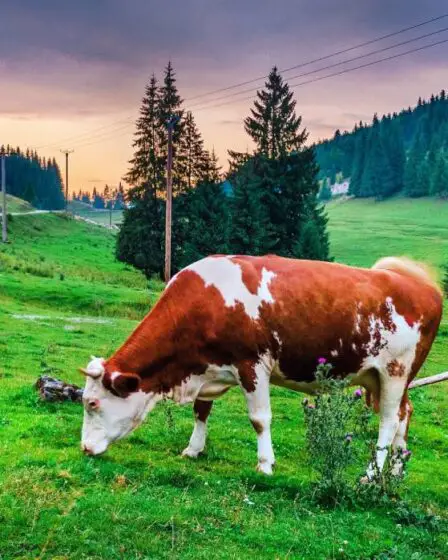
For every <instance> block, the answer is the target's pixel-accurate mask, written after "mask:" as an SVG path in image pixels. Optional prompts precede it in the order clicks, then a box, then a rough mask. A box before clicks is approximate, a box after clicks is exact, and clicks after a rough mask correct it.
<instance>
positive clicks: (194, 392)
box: [170, 364, 238, 404]
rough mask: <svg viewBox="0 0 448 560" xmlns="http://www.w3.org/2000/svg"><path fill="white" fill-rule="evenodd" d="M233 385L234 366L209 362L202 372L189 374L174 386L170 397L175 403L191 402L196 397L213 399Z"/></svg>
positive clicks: (236, 376)
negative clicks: (179, 383)
mask: <svg viewBox="0 0 448 560" xmlns="http://www.w3.org/2000/svg"><path fill="white" fill-rule="evenodd" d="M235 385H238V370H237V369H236V367H235V366H232V365H222V366H218V365H215V364H209V366H208V367H207V369H206V371H205V372H204V373H203V374H201V375H190V376H189V377H188V378H187V379H186V380H185V381H183V382H182V384H181V385H178V386H176V387H174V389H173V391H172V393H171V395H170V397H171V398H172V399H173V401H174V402H176V403H177V404H188V403H193V402H194V401H195V400H196V399H197V398H198V397H200V398H201V399H203V400H213V398H217V397H218V396H221V395H222V394H223V393H225V392H226V391H227V390H228V389H229V388H230V387H234V386H235Z"/></svg>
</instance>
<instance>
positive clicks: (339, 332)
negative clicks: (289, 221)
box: [163, 255, 441, 381]
mask: <svg viewBox="0 0 448 560" xmlns="http://www.w3.org/2000/svg"><path fill="white" fill-rule="evenodd" d="M163 299H166V300H167V301H169V305H170V306H171V307H172V308H173V309H177V310H178V311H179V313H177V317H176V327H177V328H176V333H175V336H176V340H177V343H182V342H183V344H181V345H182V346H183V351H184V353H186V354H190V358H191V361H192V364H193V363H194V362H195V360H196V361H200V362H201V363H202V364H206V363H213V364H217V365H223V364H241V363H245V362H250V361H253V360H257V359H259V358H260V356H263V355H266V353H268V354H269V355H271V356H272V357H273V359H275V360H277V361H278V363H279V367H280V369H281V371H282V374H283V375H285V376H286V377H287V378H288V379H292V380H298V381H299V380H300V381H311V380H312V379H313V374H314V371H315V369H316V364H317V360H318V358H320V357H324V358H326V359H327V360H328V361H329V362H331V363H332V364H333V365H334V367H335V373H337V374H348V373H354V372H356V371H359V369H360V368H361V367H362V365H363V364H365V363H366V359H367V358H368V357H369V356H373V357H374V356H375V354H378V353H379V352H380V351H381V350H383V348H382V346H384V344H385V342H384V339H383V338H384V333H386V334H387V333H388V332H390V333H391V337H393V336H394V335H395V334H397V332H398V331H399V332H398V334H399V335H400V337H399V339H398V338H397V337H395V339H396V340H397V342H394V344H395V345H397V344H407V343H408V342H409V344H412V343H414V342H415V336H413V335H412V336H411V333H415V332H416V331H417V330H418V333H419V337H418V343H417V346H418V349H417V350H416V360H417V359H418V361H422V360H421V359H420V358H422V357H423V359H424V357H426V354H427V351H428V350H429V348H430V346H431V344H432V341H433V339H434V337H435V334H436V332H437V328H438V325H439V322H440V316H441V297H440V294H439V292H438V291H437V290H436V289H434V287H433V286H431V285H430V284H429V283H425V282H423V281H422V280H421V279H419V278H416V277H415V276H412V275H409V276H407V275H406V274H403V273H402V272H401V273H397V272H395V271H391V270H384V269H383V270H376V269H359V268H353V267H349V266H344V265H340V264H335V263H326V262H318V261H306V260H294V259H286V258H281V257H277V256H270V255H268V256H265V257H247V256H233V257H227V256H215V257H208V258H206V259H203V260H202V261H199V262H198V263H194V264H193V265H191V266H189V267H187V268H186V269H184V270H183V271H181V272H180V273H179V274H178V275H177V276H176V278H175V279H174V281H172V282H171V283H170V285H169V286H168V288H167V291H166V293H165V295H164V298H163ZM382 337H383V338H382ZM395 339H394V340H395ZM419 367H420V366H419ZM417 369H418V368H417Z"/></svg>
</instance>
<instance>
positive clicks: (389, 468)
mask: <svg viewBox="0 0 448 560" xmlns="http://www.w3.org/2000/svg"><path fill="white" fill-rule="evenodd" d="M316 381H317V382H318V383H319V388H318V391H317V393H316V396H315V398H314V399H313V400H312V401H309V400H308V399H304V401H303V407H304V413H305V426H306V440H307V449H308V453H309V462H310V465H311V467H312V468H313V470H314V471H315V473H316V474H317V480H316V483H315V497H316V498H317V500H318V501H319V502H323V503H327V504H332V505H335V504H337V503H341V502H342V501H344V500H350V501H355V500H356V501H358V502H359V503H366V504H369V505H370V506H371V505H372V503H376V504H381V503H388V501H389V499H390V498H392V497H393V498H394V499H396V497H397V496H398V489H399V486H400V484H401V482H402V480H403V477H404V474H405V465H406V463H407V461H408V459H409V457H410V452H409V451H407V450H394V451H393V452H392V449H391V448H389V450H388V455H387V458H386V461H385V464H384V467H383V469H382V470H381V471H380V470H379V468H378V466H377V464H376V453H377V450H378V449H377V447H376V445H375V443H374V441H375V437H376V434H375V433H374V430H373V429H369V419H370V417H371V412H370V410H369V409H368V408H367V406H366V405H365V404H364V402H363V400H362V390H361V389H356V390H355V391H351V390H349V389H348V388H349V385H350V379H349V378H345V379H341V378H334V377H332V366H331V364H328V363H327V362H326V360H325V359H324V358H320V360H319V365H318V367H317V370H316ZM369 447H370V452H371V464H372V466H373V476H372V477H371V480H367V479H366V477H363V478H361V479H360V480H359V481H358V479H357V478H356V477H357V475H359V473H360V472H362V470H361V469H364V468H365V466H366V461H367V458H368V449H369ZM398 467H401V468H398ZM366 482H368V484H366Z"/></svg>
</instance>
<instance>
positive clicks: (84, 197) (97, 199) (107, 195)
mask: <svg viewBox="0 0 448 560" xmlns="http://www.w3.org/2000/svg"><path fill="white" fill-rule="evenodd" d="M125 199H126V193H125V191H124V188H123V185H122V184H121V183H120V184H119V185H118V187H117V188H111V187H109V185H104V188H103V191H102V192H101V191H100V190H99V189H97V188H96V187H93V191H92V192H89V191H82V190H79V192H78V193H74V194H73V197H72V200H75V201H77V202H83V203H84V204H89V205H90V206H92V208H95V209H97V210H104V209H107V210H110V209H111V208H112V210H123V208H124V207H125Z"/></svg>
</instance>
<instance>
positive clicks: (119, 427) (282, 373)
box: [82, 255, 442, 476]
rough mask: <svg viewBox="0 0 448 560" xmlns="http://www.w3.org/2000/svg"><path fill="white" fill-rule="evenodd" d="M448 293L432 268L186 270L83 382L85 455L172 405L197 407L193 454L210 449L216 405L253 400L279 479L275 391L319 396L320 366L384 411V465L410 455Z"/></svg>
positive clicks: (231, 265)
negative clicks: (414, 383) (415, 411)
mask: <svg viewBox="0 0 448 560" xmlns="http://www.w3.org/2000/svg"><path fill="white" fill-rule="evenodd" d="M441 313H442V295H441V292H440V290H439V288H438V287H437V285H436V284H435V282H434V281H432V280H431V278H430V276H429V274H428V273H427V271H426V269H425V268H424V267H423V266H422V265H419V264H417V263H414V262H412V261H408V260H405V259H398V258H393V257H389V258H385V259H382V260H380V261H379V262H378V263H376V264H375V266H374V267H373V268H372V269H360V268H352V267H348V266H343V265H340V264H335V263H327V262H317V261H305V260H292V259H286V258H281V257H277V256H272V255H268V256H264V257H249V256H220V255H218V256H212V257H207V258H205V259H203V260H200V261H198V262H196V263H194V264H192V265H190V266H188V267H187V268H185V269H183V270H181V271H180V272H179V273H178V274H177V275H176V276H174V278H173V279H172V280H171V282H169V284H168V285H167V287H166V289H165V291H164V293H163V294H162V296H161V298H160V300H159V301H158V303H157V304H156V305H155V307H154V308H153V309H152V310H151V312H150V313H149V314H148V315H147V316H146V317H145V319H144V320H143V321H142V322H141V323H140V325H139V326H138V327H137V328H136V329H135V331H134V332H133V333H132V334H131V336H130V337H129V338H128V340H127V341H126V342H125V343H124V344H123V346H121V348H119V349H118V350H117V351H116V352H115V354H113V356H111V357H110V358H109V359H107V360H103V359H100V358H93V359H92V361H91V362H90V363H89V364H88V366H87V368H86V369H85V370H82V371H83V373H84V374H85V375H86V376H87V379H86V387H85V393H84V405H85V413H84V424H83V429H82V449H83V450H84V452H85V453H87V454H89V455H98V454H100V453H103V452H104V451H105V450H106V449H107V447H108V445H109V444H110V443H111V442H113V441H115V440H118V439H120V438H122V437H123V436H125V435H126V434H128V433H129V432H131V431H132V430H133V429H134V428H136V427H137V426H139V425H140V424H141V423H142V421H143V420H144V418H145V417H146V415H147V413H148V412H149V411H150V410H151V409H152V408H153V407H154V406H155V404H156V403H157V402H158V401H160V400H162V399H164V398H169V399H172V400H174V401H175V402H177V403H179V404H185V403H194V412H195V419H196V420H195V426H194V430H193V434H192V436H191V439H190V442H189V445H188V447H187V448H186V449H185V450H184V452H183V455H186V456H189V457H197V456H198V454H199V453H201V451H202V450H203V449H204V446H205V440H206V423H207V418H208V416H209V414H210V410H211V408H212V403H213V400H214V399H216V398H218V397H220V396H221V395H223V394H224V393H225V392H226V391H227V390H228V389H229V388H230V387H232V386H239V387H240V388H241V390H242V391H243V393H244V396H245V398H246V401H247V406H248V410H249V418H250V421H251V422H252V425H253V427H254V429H255V431H256V433H257V438H258V467H257V469H258V470H259V471H261V472H263V473H265V474H271V473H272V467H273V465H274V452H273V449H272V443H271V431H270V425H271V406H270V400H269V384H270V383H272V384H274V385H279V386H281V387H286V388H288V389H292V390H293V391H301V392H309V393H312V392H313V391H314V390H315V389H316V383H315V370H316V365H317V361H318V358H319V357H325V358H326V359H327V360H328V361H329V362H331V363H332V364H333V366H334V369H333V370H332V372H333V374H334V375H335V376H346V375H347V374H353V375H354V377H353V381H352V383H353V384H358V385H361V386H364V387H365V388H366V389H367V390H368V392H369V393H370V394H371V395H372V396H373V399H374V402H375V403H376V404H377V406H378V409H379V413H380V427H379V437H378V451H377V453H378V455H377V464H378V466H379V468H382V466H383V464H384V461H385V458H386V455H387V450H386V449H385V448H387V447H388V446H390V445H392V446H393V447H394V448H406V438H407V431H408V426H409V419H410V416H411V412H412V407H411V404H410V402H409V399H408V396H407V387H408V384H409V383H410V381H411V380H412V379H413V378H414V377H415V376H416V375H417V372H418V371H419V369H420V367H421V366H422V364H423V362H424V360H425V358H426V356H427V354H428V352H429V350H430V348H431V345H432V343H433V340H434V338H435V336H436V333H437V329H438V327H439V323H440V320H441ZM372 472H373V470H372V466H370V467H369V470H368V473H367V474H368V476H372Z"/></svg>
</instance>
